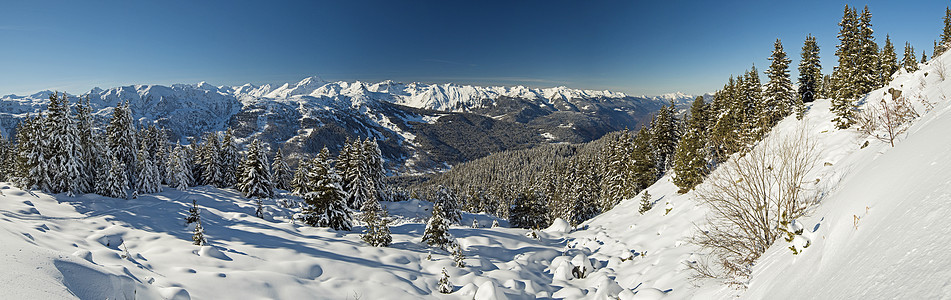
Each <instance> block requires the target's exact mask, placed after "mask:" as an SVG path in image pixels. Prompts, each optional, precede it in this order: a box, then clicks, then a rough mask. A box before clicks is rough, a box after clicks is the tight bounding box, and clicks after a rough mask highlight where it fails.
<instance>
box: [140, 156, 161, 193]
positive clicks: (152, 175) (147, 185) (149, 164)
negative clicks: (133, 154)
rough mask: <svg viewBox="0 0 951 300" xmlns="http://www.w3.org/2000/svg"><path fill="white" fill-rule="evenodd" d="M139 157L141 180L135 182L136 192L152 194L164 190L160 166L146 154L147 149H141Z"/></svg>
mask: <svg viewBox="0 0 951 300" xmlns="http://www.w3.org/2000/svg"><path fill="white" fill-rule="evenodd" d="M138 157H139V168H138V169H139V173H138V178H139V180H138V181H136V182H135V192H136V194H137V195H142V194H151V193H158V192H160V191H162V177H161V174H159V170H158V166H156V165H155V163H153V159H152V158H150V157H149V155H148V154H146V151H145V150H139V155H138Z"/></svg>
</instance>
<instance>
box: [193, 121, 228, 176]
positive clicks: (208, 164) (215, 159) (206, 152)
mask: <svg viewBox="0 0 951 300" xmlns="http://www.w3.org/2000/svg"><path fill="white" fill-rule="evenodd" d="M221 150H222V149H221V141H220V140H219V139H218V134H217V133H214V132H208V133H205V135H204V137H203V138H202V144H201V146H200V147H198V150H197V151H198V152H197V153H196V154H197V156H198V158H199V159H198V162H197V163H198V165H199V166H201V184H204V185H213V186H220V185H221V182H222V181H221V178H222V174H221V166H222V163H221V162H220V160H221V155H219V154H218V152H219V151H221Z"/></svg>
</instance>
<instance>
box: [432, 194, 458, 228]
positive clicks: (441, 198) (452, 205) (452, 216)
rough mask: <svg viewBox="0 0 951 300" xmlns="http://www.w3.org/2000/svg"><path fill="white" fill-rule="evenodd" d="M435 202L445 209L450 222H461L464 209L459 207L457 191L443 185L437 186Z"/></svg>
mask: <svg viewBox="0 0 951 300" xmlns="http://www.w3.org/2000/svg"><path fill="white" fill-rule="evenodd" d="M433 204H435V205H439V207H441V208H442V209H443V212H444V213H445V219H446V221H448V222H450V223H459V222H460V221H462V210H461V209H460V207H459V199H457V198H456V195H455V193H453V192H452V190H450V189H449V188H447V187H445V186H441V185H440V186H439V187H437V188H436V194H435V197H434V199H433Z"/></svg>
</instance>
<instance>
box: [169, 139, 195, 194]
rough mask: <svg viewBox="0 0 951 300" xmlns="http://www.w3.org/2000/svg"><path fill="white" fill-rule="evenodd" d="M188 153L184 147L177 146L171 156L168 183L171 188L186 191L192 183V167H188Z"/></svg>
mask: <svg viewBox="0 0 951 300" xmlns="http://www.w3.org/2000/svg"><path fill="white" fill-rule="evenodd" d="M187 160H188V153H187V151H186V150H185V149H184V148H183V147H182V145H176V146H175V149H174V150H172V153H171V155H170V156H169V161H168V165H167V170H166V175H167V176H168V178H167V179H166V182H168V183H169V186H171V187H173V188H176V189H178V190H179V191H184V190H186V189H188V186H189V185H190V184H191V182H192V171H191V167H190V166H188V161H187Z"/></svg>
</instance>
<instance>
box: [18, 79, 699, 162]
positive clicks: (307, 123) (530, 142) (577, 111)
mask: <svg viewBox="0 0 951 300" xmlns="http://www.w3.org/2000/svg"><path fill="white" fill-rule="evenodd" d="M52 93H53V92H51V91H43V92H39V93H35V94H33V95H29V96H16V95H8V96H3V97H2V98H0V111H2V112H0V134H2V135H3V136H5V137H10V136H12V135H13V134H12V133H13V132H14V130H15V128H16V125H17V124H18V123H19V121H20V120H22V119H23V118H24V117H25V116H26V115H27V114H30V113H36V112H39V111H41V110H42V109H44V108H45V106H46V105H47V103H48V98H49V95H50V94H52ZM84 96H88V97H89V98H90V104H91V106H92V107H93V109H94V111H95V115H96V116H97V117H98V118H99V120H100V121H103V120H106V119H107V118H108V117H109V115H110V113H111V107H113V106H115V105H116V104H118V103H119V102H122V101H128V102H129V103H130V107H131V108H132V112H133V117H134V119H136V120H137V121H138V123H139V124H140V126H143V125H149V124H155V125H157V126H159V127H161V128H165V129H167V130H168V131H169V135H170V136H171V137H172V138H173V140H176V141H178V140H180V141H181V142H182V143H188V141H187V140H186V137H195V136H199V135H200V134H201V133H203V132H207V131H221V130H224V129H226V128H228V127H231V128H233V129H235V134H236V136H237V137H238V138H239V140H240V141H241V142H244V141H248V140H250V139H252V138H259V139H262V140H264V141H266V142H268V143H270V144H271V146H272V149H276V147H283V148H284V150H285V152H290V153H297V154H298V155H307V154H313V153H316V152H317V151H318V150H320V148H323V147H325V146H326V147H329V148H330V149H331V150H333V151H336V150H339V147H340V145H342V144H343V142H344V141H345V140H346V139H347V138H351V139H353V138H357V137H362V138H365V137H373V138H375V139H376V140H378V141H379V142H380V144H381V148H382V150H383V153H384V156H385V157H386V159H387V160H388V162H389V168H390V169H391V170H393V171H396V172H400V173H416V172H430V171H433V170H439V169H442V168H445V167H446V166H447V165H449V166H451V165H455V164H457V163H460V162H465V161H469V160H472V159H476V158H480V157H484V156H486V155H488V154H490V153H494V152H499V151H503V150H508V149H521V148H530V147H533V146H536V145H540V144H546V143H560V142H567V143H582V142H588V141H591V140H594V139H597V138H599V137H601V136H603V135H604V134H606V133H608V132H611V131H616V130H620V129H624V128H636V127H638V126H639V125H641V124H643V123H644V122H646V121H648V120H649V115H650V114H651V113H653V112H654V111H656V110H657V109H659V108H660V107H661V106H662V105H666V104H670V103H673V104H674V105H684V104H685V103H686V102H687V101H688V100H691V99H692V97H690V96H688V95H683V94H670V95H665V96H657V97H631V96H627V95H624V94H622V93H616V92H610V91H589V90H576V89H569V88H566V87H556V88H547V89H530V88H525V87H521V86H517V87H476V86H469V85H465V86H461V85H453V84H441V85H440V84H420V83H411V84H402V83H396V82H392V81H384V82H380V83H376V84H367V83H363V82H343V81H338V82H324V81H322V80H320V79H319V78H317V77H309V78H305V79H304V80H302V81H300V82H297V83H296V84H284V85H283V86H280V87H277V88H272V87H271V86H269V85H265V86H254V85H250V84H246V85H243V86H237V87H226V86H217V87H216V86H213V85H210V84H208V83H205V82H201V83H198V84H176V85H172V86H162V85H135V86H123V87H115V88H110V89H106V90H103V89H99V88H96V89H93V90H91V91H90V92H89V93H86V94H84ZM71 101H73V102H75V101H78V97H76V96H72V97H71ZM460 137H466V138H464V139H463V138H460Z"/></svg>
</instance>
